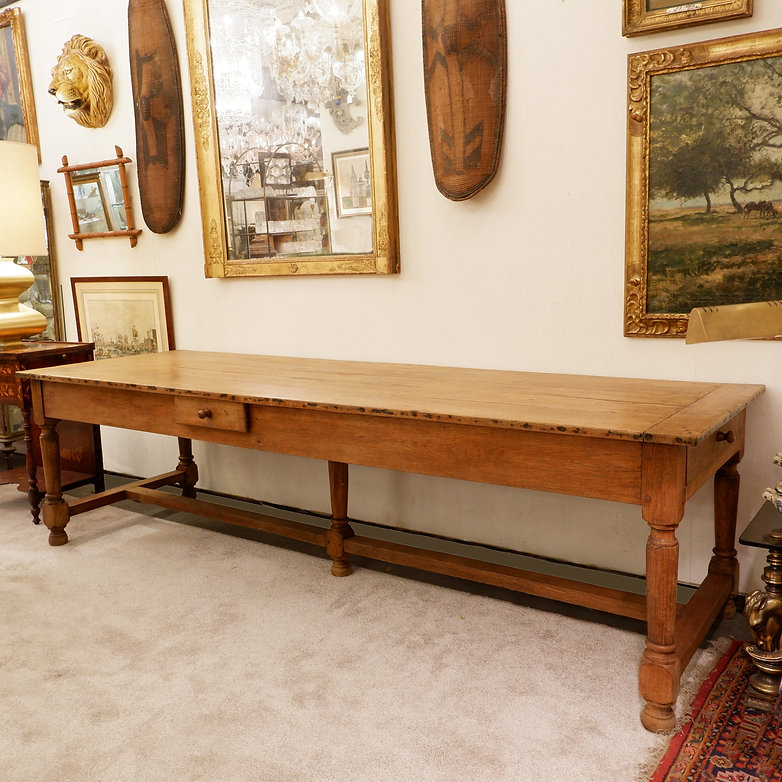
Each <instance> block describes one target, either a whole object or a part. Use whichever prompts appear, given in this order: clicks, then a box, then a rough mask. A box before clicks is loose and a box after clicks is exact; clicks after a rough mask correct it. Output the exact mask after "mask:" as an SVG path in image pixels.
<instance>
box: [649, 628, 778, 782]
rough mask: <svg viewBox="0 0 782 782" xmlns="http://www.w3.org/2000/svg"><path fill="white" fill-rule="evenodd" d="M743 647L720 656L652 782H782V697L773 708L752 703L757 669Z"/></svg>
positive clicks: (739, 644)
mask: <svg viewBox="0 0 782 782" xmlns="http://www.w3.org/2000/svg"><path fill="white" fill-rule="evenodd" d="M743 647H744V642H743V641H734V642H733V644H732V645H731V647H730V649H729V650H728V651H727V652H726V653H725V654H724V655H723V656H722V657H721V658H720V659H719V661H718V662H717V665H716V666H715V668H714V670H713V671H712V672H711V674H710V675H709V677H708V678H707V679H706V681H705V682H704V683H703V686H702V687H701V689H700V692H699V693H698V695H697V696H696V698H695V700H694V701H693V704H692V716H691V717H690V719H689V720H688V721H687V722H686V723H685V725H684V726H683V727H682V729H681V730H680V731H679V732H678V733H677V734H676V735H675V736H674V737H673V739H672V741H671V744H670V746H669V748H668V751H667V752H666V754H665V756H664V757H663V759H662V761H661V763H660V765H659V766H658V767H657V770H656V771H655V773H654V775H653V776H652V777H651V780H650V782H685V781H686V782H782V697H780V698H778V699H777V703H776V705H775V708H774V710H773V711H772V712H766V711H761V710H760V709H757V708H753V707H751V706H749V705H748V704H747V691H748V688H749V677H750V676H751V675H752V674H753V673H754V672H755V668H754V666H753V663H752V660H751V659H750V658H749V657H748V656H747V654H746V653H745V652H744V648H743Z"/></svg>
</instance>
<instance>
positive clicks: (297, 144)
mask: <svg viewBox="0 0 782 782" xmlns="http://www.w3.org/2000/svg"><path fill="white" fill-rule="evenodd" d="M201 2H203V11H204V14H203V16H200V15H199V14H198V13H197V9H194V10H192V11H190V10H188V5H187V4H186V22H187V23H188V25H189V30H188V33H189V37H188V47H189V55H190V65H191V85H192V88H193V106H194V118H195V120H196V126H197V129H198V125H199V123H200V124H201V125H202V127H203V128H204V130H203V131H202V133H203V135H202V138H203V139H204V140H205V141H206V140H207V139H208V141H209V142H211V143H213V144H214V150H213V151H214V156H213V158H212V159H211V160H210V159H209V156H208V154H207V153H206V152H205V151H204V146H206V144H204V145H202V147H201V148H199V149H198V153H199V176H200V178H201V186H202V187H201V190H202V194H201V198H202V213H203V217H204V226H205V229H204V230H205V245H206V249H207V259H208V263H207V275H208V276H230V275H232V274H242V275H246V274H286V273H288V274H290V273H316V274H319V273H346V272H366V271H371V272H375V273H377V272H388V271H396V258H395V254H396V236H395V234H396V230H397V228H396V207H395V204H393V205H392V204H390V203H389V190H390V189H391V186H392V185H393V184H394V183H393V168H392V166H393V161H392V160H390V157H389V156H390V154H391V153H392V152H393V149H392V145H393V136H392V131H391V123H390V119H391V117H390V105H389V99H388V96H389V94H390V91H389V85H388V83H387V79H388V72H387V63H386V55H385V54H384V53H383V50H382V47H383V44H384V42H385V36H386V34H387V31H386V23H387V20H386V18H385V3H384V1H383V0H201ZM197 4H198V3H196V5H197ZM381 9H382V13H381ZM204 24H205V25H206V26H205V27H203V29H202V28H201V25H204ZM201 32H203V35H204V40H203V42H202V41H201V40H200V33H201ZM367 40H371V41H372V42H373V44H372V47H371V50H370V53H369V57H368V56H367V45H366V41H367ZM202 45H203V46H204V47H205V54H206V55H207V56H206V57H205V58H204V57H202V56H201V46H202ZM204 60H205V61H206V62H207V64H208V65H210V66H211V69H210V70H208V71H207V73H206V76H207V80H208V81H207V83H208V87H211V92H212V94H213V96H214V99H213V101H212V102H211V104H210V105H209V106H208V107H207V106H204V105H203V101H202V97H201V98H199V96H203V94H204V92H203V91H200V90H199V79H200V78H201V79H202V78H203V71H202V70H200V68H201V63H202V62H203V61H204ZM368 84H369V89H368ZM208 91H209V90H207V92H208ZM207 113H208V115H209V116H208V117H205V114H207ZM205 119H209V120H211V122H212V125H211V127H212V128H213V129H214V131H215V135H216V138H214V139H212V138H210V136H211V133H210V132H209V131H210V128H209V127H207V126H206V122H205ZM215 179H217V180H218V181H219V185H220V190H221V192H220V195H219V198H218V199H214V198H213V197H212V196H211V195H210V194H209V192H208V187H205V183H208V182H210V181H212V182H214V181H215ZM215 213H217V214H215ZM216 217H217V219H219V223H220V225H219V226H215V225H214V223H213V221H214V220H215V218H216ZM218 241H219V243H220V246H219V247H216V244H217V242H218ZM220 255H222V256H223V257H222V258H221V257H216V256H220ZM389 256H394V257H392V258H389ZM289 259H302V263H294V264H287V263H286V262H287V261H288V260H289ZM210 261H211V264H210ZM283 263H285V264H286V265H283ZM240 265H244V266H243V267H242V266H240Z"/></svg>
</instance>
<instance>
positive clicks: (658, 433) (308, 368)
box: [28, 350, 764, 445]
mask: <svg viewBox="0 0 782 782" xmlns="http://www.w3.org/2000/svg"><path fill="white" fill-rule="evenodd" d="M28 374H29V375H30V376H31V377H32V376H34V377H37V378H39V379H46V380H50V381H55V382H62V383H74V384H86V385H97V386H102V387H120V388H134V389H137V390H144V389H146V390H150V391H156V392H158V393H170V394H176V395H189V396H201V397H204V398H218V399H230V400H234V401H237V402H246V403H255V404H262V405H272V406H282V407H291V408H307V409H313V408H316V409H322V410H332V411H340V412H355V413H360V414H362V415H375V416H383V417H396V418H414V419H415V418H420V419H422V420H438V421H448V422H451V423H464V424H478V425H481V426H489V427H498V428H507V429H523V430H527V431H540V432H560V433H563V434H575V435H588V436H592V437H602V438H612V439H626V440H636V441H637V440H640V441H644V442H656V443H670V444H676V445H697V444H698V443H700V442H701V441H702V440H704V439H705V438H706V437H708V436H709V435H711V434H713V433H714V432H715V431H717V429H719V427H720V426H722V424H724V423H725V422H726V421H728V420H729V419H730V418H731V417H732V416H733V415H735V413H736V412H738V411H739V410H741V409H743V408H744V407H746V406H747V404H749V402H751V401H752V400H753V399H755V398H756V397H758V396H759V395H760V394H762V393H763V390H764V386H762V385H745V384H733V383H728V384H726V383H705V382H691V381H676V380H649V379H642V378H616V377H598V376H592V375H561V374H547V373H537V372H516V371H502V370H490V369H464V368H458V367H437V366H424V365H414V364H387V363H375V362H359V361H336V360H331V359H306V358H287V357H280V356H259V355H242V354H232V353H211V352H201V351H185V350H175V351H169V352H166V353H149V354H143V355H138V356H127V357H123V358H120V359H111V360H108V361H105V360H104V361H95V362H91V363H86V364H77V365H71V366H65V367H52V368H48V369H41V370H36V371H34V372H30V373H28Z"/></svg>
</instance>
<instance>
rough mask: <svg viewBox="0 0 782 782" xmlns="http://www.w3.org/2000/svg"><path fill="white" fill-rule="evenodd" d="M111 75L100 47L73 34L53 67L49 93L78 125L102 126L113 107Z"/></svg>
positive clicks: (85, 37)
mask: <svg viewBox="0 0 782 782" xmlns="http://www.w3.org/2000/svg"><path fill="white" fill-rule="evenodd" d="M112 75H113V74H112V70H111V66H110V65H109V58H108V57H107V56H106V52H105V51H104V50H103V47H102V46H100V45H99V44H97V43H95V41H93V40H92V38H87V36H85V35H74V36H73V37H72V38H71V39H70V40H69V41H68V42H67V43H66V44H65V46H64V47H63V50H62V52H61V53H60V56H59V57H58V58H57V64H56V65H55V66H54V68H52V81H51V83H50V84H49V94H50V95H54V97H55V98H57V102H58V103H59V104H60V105H61V106H62V108H63V111H64V112H65V114H66V115H67V116H69V117H71V119H73V120H75V121H76V122H78V123H79V125H82V126H83V127H85V128H102V127H103V126H104V125H105V124H106V122H108V119H109V115H110V114H111V109H112V106H113V93H112V84H111V80H112Z"/></svg>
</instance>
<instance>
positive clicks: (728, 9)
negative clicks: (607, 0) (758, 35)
mask: <svg viewBox="0 0 782 782" xmlns="http://www.w3.org/2000/svg"><path fill="white" fill-rule="evenodd" d="M742 16H752V0H700V1H699V2H697V3H693V2H687V1H685V2H680V0H622V35H627V36H631V35H643V34H644V33H654V32H657V31H658V30H672V29H674V28H677V27H687V26H688V25H691V24H705V23H706V22H723V21H725V20H726V19H738V18H739V17H742Z"/></svg>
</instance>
